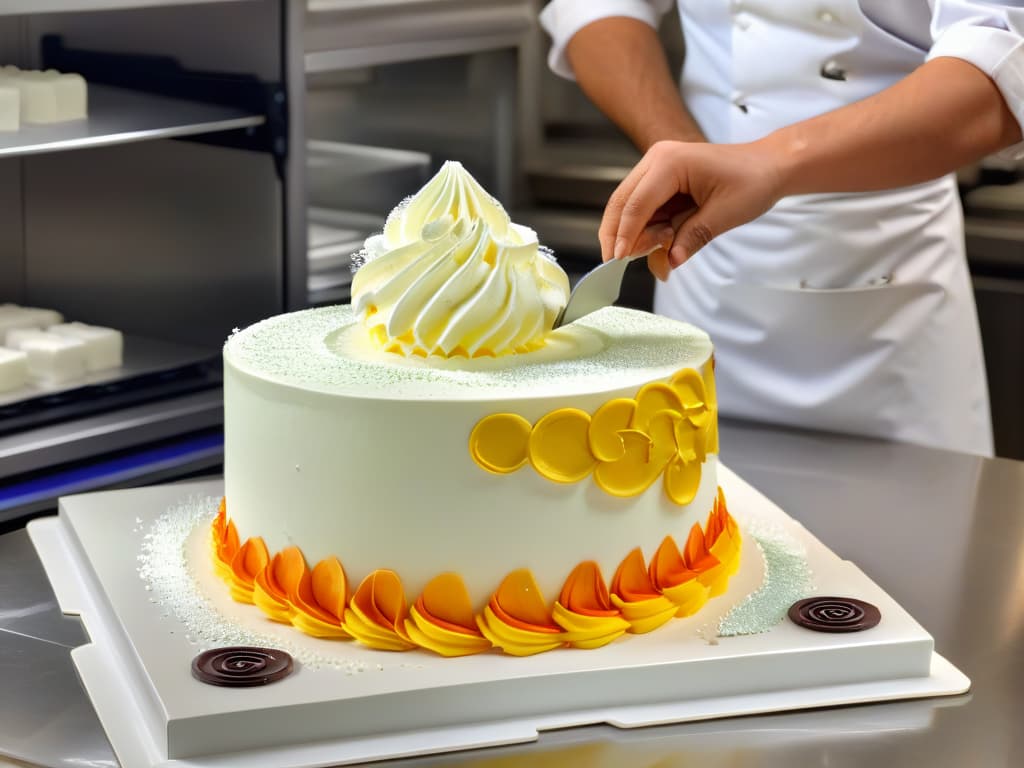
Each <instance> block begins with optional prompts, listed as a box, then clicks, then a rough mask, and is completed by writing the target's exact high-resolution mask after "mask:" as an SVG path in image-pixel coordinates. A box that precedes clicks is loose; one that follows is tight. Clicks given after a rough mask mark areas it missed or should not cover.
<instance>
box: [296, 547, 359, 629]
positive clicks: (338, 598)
mask: <svg viewBox="0 0 1024 768" xmlns="http://www.w3.org/2000/svg"><path fill="white" fill-rule="evenodd" d="M347 597H348V584H347V581H346V579H345V570H344V569H343V568H342V567H341V563H340V562H339V561H338V559H337V558H336V557H329V558H327V559H326V560H321V561H320V562H319V563H317V565H316V567H315V568H314V569H313V571H312V572H310V571H309V570H306V572H305V573H303V575H302V579H301V580H300V581H299V586H298V588H297V589H296V593H295V594H294V595H292V596H291V602H292V605H293V607H294V608H295V611H294V613H293V614H292V624H293V625H294V626H295V628H296V629H299V630H301V631H303V632H305V633H306V634H307V635H312V636H313V637H331V638H336V639H343V640H345V639H348V638H350V637H352V635H350V634H349V633H348V631H346V630H345V628H344V627H343V626H342V618H343V617H344V614H345V603H346V601H347Z"/></svg>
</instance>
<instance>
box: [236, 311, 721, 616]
mask: <svg viewBox="0 0 1024 768" xmlns="http://www.w3.org/2000/svg"><path fill="white" fill-rule="evenodd" d="M353 323H354V319H353V315H352V311H351V309H350V308H349V307H332V308H324V309H317V310H307V311H305V312H297V313H293V314H290V315H284V316H280V317H276V318H272V319H270V320H267V321H264V322H262V323H258V324H257V325H255V326H252V327H250V328H248V329H246V330H244V331H242V332H240V333H237V334H235V335H234V336H232V337H231V339H229V341H228V343H227V344H226V346H225V350H224V363H225V376H224V398H225V438H226V446H225V481H226V495H227V510H228V516H229V517H230V518H231V519H232V520H233V521H234V522H235V524H236V525H237V527H238V532H239V535H240V536H241V537H242V539H243V540H244V539H246V538H247V537H250V536H262V537H263V538H264V540H265V541H266V544H267V546H268V548H269V549H270V551H271V552H272V553H273V552H276V551H280V550H281V549H282V548H284V547H286V546H289V545H297V546H298V547H300V548H301V549H302V551H303V553H304V554H305V556H306V558H307V560H308V561H309V563H310V565H311V566H312V565H313V564H315V563H316V562H317V561H318V560H320V559H322V558H324V557H328V556H331V555H333V556H337V557H338V558H339V559H340V560H341V562H342V564H343V565H344V567H345V570H346V573H347V575H348V578H349V580H350V582H351V583H352V585H353V587H354V586H355V585H357V584H358V583H359V581H361V580H362V579H363V578H364V577H365V576H366V575H367V574H368V573H370V572H371V571H373V570H375V569H378V568H389V569H392V570H394V571H396V572H397V573H398V574H399V575H400V576H401V578H402V581H403V584H404V586H405V590H406V595H407V597H408V598H409V599H410V600H411V599H414V598H415V597H416V595H417V594H418V593H419V591H420V590H421V589H422V588H423V586H424V585H425V584H426V582H427V581H429V580H430V579H431V578H432V577H434V576H436V575H437V574H439V573H442V572H444V571H455V572H457V573H459V574H460V575H461V576H462V577H463V579H464V581H465V583H466V586H467V587H468V589H469V591H470V596H471V598H472V600H473V602H474V605H475V607H476V608H478V609H479V608H480V607H482V605H483V603H484V602H485V601H486V600H487V598H488V597H489V596H490V593H491V592H492V591H493V590H494V589H495V588H497V586H498V584H499V583H500V581H501V580H502V578H503V577H504V576H505V575H507V574H508V573H509V572H511V571H513V570H515V569H517V568H523V567H525V568H529V569H530V570H531V571H532V572H533V574H534V576H535V577H536V579H537V582H538V585H539V587H540V589H541V591H542V593H543V595H544V597H545V599H547V600H548V601H553V600H554V599H555V598H557V596H558V592H559V590H560V589H561V587H562V584H563V581H564V579H565V577H566V576H567V575H568V574H569V572H570V571H571V570H572V568H573V567H574V566H575V565H577V564H578V563H579V562H581V561H584V560H590V559H593V560H596V561H597V562H598V564H599V565H600V566H601V569H602V571H603V573H604V577H605V579H606V580H610V579H611V576H612V574H613V573H614V570H615V568H616V567H617V566H618V564H619V563H620V562H621V560H622V559H623V558H624V557H625V556H626V555H627V554H628V553H629V551H630V550H631V549H632V548H633V547H636V546H640V547H642V548H643V552H644V555H645V557H647V558H649V557H650V556H651V554H653V552H654V550H655V549H656V547H657V546H658V544H659V543H660V542H661V540H662V539H663V538H664V536H666V535H668V534H672V535H673V536H674V537H675V538H676V540H677V542H678V543H679V544H680V545H682V543H683V542H684V541H685V539H686V536H687V533H688V532H689V529H690V527H691V526H692V525H693V524H694V523H696V522H700V523H703V522H704V521H705V520H706V518H707V515H708V512H709V511H710V510H711V507H712V503H713V499H714V495H715V492H716V489H717V480H716V472H715V468H716V457H714V456H709V457H708V460H707V462H706V463H705V465H704V469H703V473H702V479H701V484H700V488H699V490H698V493H697V496H696V498H695V499H694V500H693V502H692V503H690V504H688V505H685V506H678V505H676V504H674V503H672V502H671V501H670V500H669V498H668V497H667V496H666V494H665V491H664V489H663V486H662V483H661V482H660V480H659V481H657V482H655V483H654V484H653V485H652V486H651V487H650V488H648V489H647V490H646V491H645V492H644V493H642V494H641V495H639V496H635V497H631V498H619V497H614V496H611V495H609V494H607V493H605V492H604V491H602V490H601V489H600V488H599V487H598V486H597V484H596V483H595V482H594V481H593V479H592V478H591V477H588V478H585V479H583V480H581V481H579V482H577V483H573V484H559V483H555V482H552V481H550V480H547V479H545V478H543V477H542V476H540V475H539V474H538V473H537V472H535V471H534V470H533V468H532V467H530V466H529V465H527V466H524V467H522V468H521V469H519V470H518V471H516V472H514V473H512V474H508V475H495V474H491V473H489V472H487V471H485V470H483V469H481V468H480V467H479V466H478V465H477V464H476V463H474V461H473V459H472V457H471V456H470V452H469V447H468V444H469V436H470V433H471V432H472V430H473V427H474V426H475V425H476V424H477V422H479V421H480V420H481V419H482V418H484V417H486V416H488V415H491V414H494V413H500V412H508V413H516V414H519V415H521V416H523V417H524V418H526V419H527V420H529V421H530V422H531V423H533V422H536V421H537V420H538V419H539V418H540V417H541V416H543V415H544V414H546V413H548V412H550V411H553V410H555V409H557V408H564V407H571V408H579V409H582V410H584V411H587V412H588V413H591V414H592V413H593V412H594V411H596V410H597V408H598V407H600V406H601V405H602V404H603V403H605V402H607V401H608V400H610V399H612V398H615V397H633V396H635V395H636V393H637V391H638V390H639V388H640V387H641V386H643V385H644V384H645V383H648V382H651V381H665V380H667V379H668V378H669V377H670V376H671V375H672V374H674V373H675V372H676V371H678V370H680V369H682V368H694V369H697V370H702V369H703V367H704V366H705V365H707V364H709V361H710V356H711V343H710V341H709V340H708V338H707V336H706V335H705V334H704V333H703V332H701V331H699V330H697V329H695V328H693V327H691V326H687V325H685V324H682V323H678V322H675V321H672V320H668V319H665V318H661V317H657V316H654V315H650V314H647V313H642V312H635V311H631V310H622V309H607V310H603V311H602V312H599V313H596V314H594V315H592V316H589V317H587V318H585V319H584V320H581V321H579V322H578V323H576V324H573V326H570V327H569V329H568V330H567V332H566V334H564V335H565V339H564V340H563V343H562V344H561V345H559V344H549V345H548V346H547V347H545V348H544V349H542V350H540V351H538V352H534V353H529V354H525V355H513V356H509V357H508V358H507V359H506V360H504V361H503V360H501V359H497V360H461V361H459V360H448V361H445V362H441V361H439V360H431V359H427V360H419V359H417V360H413V359H405V358H401V357H399V356H397V355H391V356H388V355H387V354H386V353H378V354H377V355H376V356H374V354H372V353H371V352H372V351H368V352H366V354H365V355H364V354H363V353H362V352H360V351H359V350H358V349H357V348H355V347H352V346H348V347H346V346H345V345H344V344H340V343H339V339H340V338H343V337H344V336H345V329H346V328H347V327H349V326H351V325H352V324H353ZM339 350H340V352H339Z"/></svg>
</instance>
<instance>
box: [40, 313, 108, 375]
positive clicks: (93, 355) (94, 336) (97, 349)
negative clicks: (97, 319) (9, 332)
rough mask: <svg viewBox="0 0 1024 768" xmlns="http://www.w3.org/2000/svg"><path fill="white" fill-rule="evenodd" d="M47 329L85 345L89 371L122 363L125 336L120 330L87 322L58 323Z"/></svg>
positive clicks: (102, 369)
mask: <svg viewBox="0 0 1024 768" xmlns="http://www.w3.org/2000/svg"><path fill="white" fill-rule="evenodd" d="M47 330H49V332H50V333H55V334H57V335H58V336H63V337H65V338H68V339H76V340H78V341H80V342H82V343H83V344H84V345H85V364H86V369H87V370H89V371H105V370H109V369H111V368H117V367H119V366H120V365H121V363H122V357H123V350H124V337H123V336H122V334H121V332H120V331H117V330H114V329H113V328H105V327H103V326H99V325H87V324H86V323H79V322H72V323H58V324H56V325H51V326H50V327H49V328H48V329H47Z"/></svg>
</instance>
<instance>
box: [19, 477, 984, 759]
mask: <svg viewBox="0 0 1024 768" xmlns="http://www.w3.org/2000/svg"><path fill="white" fill-rule="evenodd" d="M719 481H720V483H721V484H722V486H723V488H724V489H725V492H726V496H727V498H728V501H729V508H730V511H731V512H732V514H733V515H734V516H735V517H736V518H737V519H738V520H739V521H740V522H741V523H744V522H745V521H750V520H753V519H756V518H760V519H761V520H767V521H770V522H771V523H772V524H776V525H778V526H780V527H782V528H783V529H784V530H785V531H786V532H787V533H788V534H789V535H791V536H792V537H793V538H794V539H796V540H798V541H799V542H801V543H802V544H803V545H804V546H805V547H806V551H807V560H808V563H809V565H810V567H811V569H812V572H813V574H814V585H815V588H816V592H817V593H820V594H836V595H843V596H848V597H857V598H860V599H864V600H867V601H868V602H871V603H874V604H875V605H877V606H878V607H879V609H880V610H881V613H882V622H881V623H880V624H879V625H878V626H877V627H875V628H873V629H871V630H868V631H865V632H859V633H851V634H827V633H818V632H811V631H808V630H806V629H803V628H801V627H797V626H796V625H794V624H792V623H790V622H789V621H785V620H784V621H783V622H782V623H780V624H778V625H777V626H775V627H774V628H773V629H772V630H770V631H768V632H765V633H762V634H759V635H752V636H744V637H730V638H720V639H718V641H717V642H716V643H714V644H712V643H709V642H707V641H705V640H703V639H702V638H701V636H700V635H699V634H698V632H699V630H700V629H701V628H702V627H704V628H706V625H707V624H708V621H709V618H711V617H715V616H720V615H722V614H723V613H724V612H725V610H726V609H727V608H728V607H729V606H730V605H732V604H733V603H735V602H736V601H737V600H739V599H741V598H742V596H743V595H744V594H745V593H746V592H749V590H750V587H749V583H748V584H747V585H746V586H744V585H743V583H742V582H743V581H744V579H743V578H742V577H743V574H744V570H743V568H746V569H748V571H749V569H750V568H754V569H757V568H761V567H762V564H761V562H760V560H759V556H758V553H757V548H756V546H754V543H753V542H752V541H751V540H750V538H749V537H747V539H746V540H745V545H744V562H745V564H744V567H743V568H741V571H740V573H739V574H737V576H736V577H734V579H733V582H734V584H731V585H730V590H729V592H728V593H726V594H725V595H723V596H721V597H719V598H716V599H715V600H713V601H711V602H710V603H708V606H706V608H705V609H704V610H703V611H702V612H701V613H699V614H698V615H697V616H695V617H691V618H689V619H677V620H673V621H671V622H670V623H669V624H668V625H665V626H664V627H662V628H660V629H658V630H656V631H654V632H652V633H650V634H647V635H637V636H630V635H627V636H624V637H623V638H620V639H619V640H617V641H616V642H614V643H612V644H611V645H608V646H606V647H604V648H601V649H596V650H592V651H580V650H576V649H565V650H556V651H551V652H548V653H543V654H540V655H538V656H533V657H529V658H513V657H508V656H503V655H498V654H494V653H488V654H481V655H477V656H470V657H464V658H459V659H444V658H441V657H438V656H435V655H433V654H430V653H428V652H426V651H411V652H408V653H404V654H395V653H388V652H384V651H373V650H370V649H366V648H362V647H359V646H357V645H356V644H354V643H351V642H345V643H331V642H329V641H314V640H307V641H306V642H315V643H321V644H322V647H325V648H331V649H332V652H334V653H337V654H341V655H342V656H343V657H345V658H349V659H352V660H353V661H357V662H358V663H359V664H361V665H363V667H364V668H365V670H366V671H362V672H359V673H357V674H351V672H349V673H346V672H345V671H343V670H341V669H338V668H333V667H312V666H301V665H300V666H299V668H298V669H297V671H296V672H295V673H293V674H292V675H290V676H289V677H287V678H286V679H284V680H282V681H280V682H277V683H274V684H272V685H268V686H264V687H259V688H242V689H227V688H215V687H211V686H207V685H203V684H202V683H199V682H198V681H196V680H194V679H193V678H192V677H191V674H190V663H191V660H192V658H193V657H194V656H195V655H196V654H197V653H199V651H200V650H202V648H201V647H199V646H197V645H195V644H194V643H193V642H192V641H191V640H190V639H189V638H188V637H187V636H186V630H185V628H184V627H183V625H182V624H181V623H179V622H178V621H177V620H175V619H174V618H169V617H167V616H166V615H165V614H166V609H165V608H164V607H162V606H160V605H159V604H158V603H155V602H154V601H153V600H152V599H151V593H150V592H149V591H147V589H146V585H145V583H144V582H143V580H142V579H141V578H140V577H139V575H138V573H137V567H138V561H137V558H138V554H139V547H140V540H141V534H140V533H139V531H140V530H146V529H148V528H149V526H150V525H151V524H152V522H153V521H155V520H156V519H157V518H158V517H159V516H160V515H161V514H162V513H163V512H164V511H165V510H167V509H169V508H171V507H173V506H175V505H176V504H179V503H180V502H181V500H182V499H183V498H186V497H188V496H195V495H203V496H219V495H220V494H221V493H222V484H221V483H220V482H219V481H206V482H199V483H189V484H180V485H168V486H155V487H152V488H142V489H133V490H127V491H112V492H106V493H95V494H86V495H83V496H73V497H69V498H65V499H62V500H61V505H60V514H59V515H58V516H57V517H53V518H45V519H40V520H35V521H33V522H32V523H30V525H29V535H30V537H31V539H32V541H33V543H34V544H35V546H36V549H37V551H38V552H39V555H40V558H41V560H42V562H43V565H44V567H45V569H46V572H47V574H48V576H49V578H50V581H51V583H52V585H53V587H54V591H55V593H56V596H57V600H58V602H59V603H60V606H61V608H62V610H63V611H64V612H65V613H72V614H78V615H80V616H81V618H82V621H83V623H84V624H85V627H86V629H87V630H88V632H89V635H90V637H91V639H92V642H91V643H90V644H88V645H84V646H81V647H79V648H76V649H75V650H73V651H72V659H73V661H74V663H75V666H76V667H77V669H78V672H79V675H80V676H81V679H82V681H83V683H84V685H85V688H86V690H87V692H88V694H89V696H90V698H91V700H92V702H93V705H94V706H95V708H96V711H97V714H98V715H99V718H100V721H101V722H102V724H103V727H104V729H105V730H106V733H107V736H108V737H109V739H110V742H111V745H112V746H113V748H114V751H115V752H116V753H117V756H118V758H119V760H120V761H121V763H122V764H123V765H125V766H133V768H135V767H136V766H138V767H139V768H142V767H152V768H155V767H156V766H176V767H181V766H190V767H194V768H200V767H209V768H236V767H237V768H241V767H242V766H246V767H247V768H263V767H264V766H267V767H268V768H269V766H277V767H279V768H312V767H313V766H326V765H340V764H347V763H357V762H365V761H371V760H383V759H391V758H398V757H408V756H414V755H422V754H428V753H436V752H445V751H453V750H460V749H469V748H474V747H484V746H494V745H500V744H512V743H519V742H527V741H533V740H535V739H536V738H537V737H538V733H539V732H541V731H544V730H550V729H559V728H566V727H571V726H576V725H585V724H591V723H609V724H611V725H613V726H617V727H620V728H634V727H640V726H648V725H656V724H664V723H675V722H684V721H691V720H705V719H710V718H719V717H730V716H736V715H747V714H754V713H764V712H774V711H782V710H794V709H804V708H810V707H825V706H836V705H843V704H856V703H865V702H877V701H888V700H893V699H907V698H921V697H929V696H942V695H954V694H959V693H963V692H965V691H967V690H968V688H969V687H970V681H969V680H968V679H967V678H966V677H965V676H964V675H963V674H962V673H961V672H959V671H958V670H957V669H956V668H955V667H953V666H952V665H951V664H950V663H949V662H947V661H946V660H945V659H943V658H942V657H941V656H939V655H937V654H935V653H933V652H932V639H931V637H930V635H928V633H927V632H925V630H924V629H923V628H921V627H920V625H918V624H917V623H916V622H915V621H914V620H913V619H912V618H911V617H910V616H909V615H908V614H907V613H906V612H905V611H904V610H903V609H902V608H901V607H900V606H899V605H898V604H896V603H895V602H894V601H893V600H892V598H890V597H889V596H888V595H887V594H885V592H883V591H882V590H881V589H880V588H879V587H878V586H877V585H875V584H874V583H873V582H871V581H870V579H868V578H867V577H866V576H865V575H864V574H863V573H862V572H861V571H860V570H858V569H857V568H856V567H855V566H853V565H852V564H851V563H848V562H845V561H842V560H840V559H839V558H838V557H837V556H836V555H835V554H833V553H832V552H831V551H829V550H828V549H827V548H826V547H825V546H824V545H822V544H821V543H820V542H819V541H818V540H817V539H815V538H814V537H813V536H811V534H810V533H809V532H808V531H806V529H804V528H803V527H802V526H800V525H799V524H798V523H796V522H795V521H793V520H792V519H791V518H789V517H788V516H787V515H785V513H783V512H782V511H781V510H780V509H779V508H778V507H776V506H775V505H774V504H772V503H771V502H770V501H768V500H767V499H766V498H764V497H763V496H762V495H761V494H759V493H758V492H757V491H756V490H754V489H753V488H752V487H750V486H749V485H748V484H747V483H745V482H744V481H743V480H742V479H740V478H739V477H737V476H736V475H735V474H733V473H732V472H730V471H729V470H728V469H727V468H725V467H721V466H720V468H719ZM211 512H212V510H211ZM747 580H748V582H749V572H748V579H747ZM741 590H742V591H741ZM207 594H210V593H207ZM219 594H220V598H219V600H220V601H221V602H219V603H218V605H217V607H218V609H223V611H224V612H225V614H226V615H237V616H242V617H244V620H245V621H263V619H261V618H258V617H257V616H256V614H258V611H257V609H256V608H254V607H253V606H245V605H238V604H235V603H232V602H231V601H230V599H229V598H228V597H227V589H226V588H224V589H223V590H221V591H220V593H219ZM212 597H216V596H212ZM716 601H718V602H717V603H716ZM716 606H717V607H716ZM716 611H717V613H716ZM239 612H241V613H239ZM254 612H255V613H254ZM265 624H266V626H267V627H268V631H270V629H271V628H273V630H274V631H283V632H288V633H294V632H295V631H294V630H292V629H290V628H287V627H281V626H280V625H274V624H272V623H271V622H269V621H267V622H265ZM712 626H714V624H712Z"/></svg>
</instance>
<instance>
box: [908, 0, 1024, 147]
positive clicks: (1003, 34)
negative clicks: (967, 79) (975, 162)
mask: <svg viewBox="0 0 1024 768" xmlns="http://www.w3.org/2000/svg"><path fill="white" fill-rule="evenodd" d="M1022 6H1024V3H1022V2H1019V1H1018V2H1015V3H1013V4H1012V5H1011V4H1007V3H990V2H979V1H978V0H932V28H931V33H932V40H933V45H932V47H931V50H930V51H929V52H928V59H934V58H938V57H939V56H952V57H954V58H958V59H963V60H964V61H968V62H970V63H971V64H973V65H974V66H976V67H977V68H978V69H980V70H981V71H982V72H984V73H985V74H986V75H988V76H989V77H990V78H992V81H993V82H994V83H995V84H996V87H997V88H998V89H999V91H1000V93H1002V95H1003V99H1004V100H1005V101H1006V105H1007V106H1008V107H1009V108H1010V111H1011V112H1012V113H1013V116H1014V117H1015V118H1016V119H1017V122H1018V123H1020V124H1021V130H1022V131H1024V7H1022ZM999 154H1000V155H1001V156H1003V157H1007V158H1012V159H1019V158H1024V142H1022V143H1020V144H1015V145H1014V146H1012V147H1009V148H1008V149H1005V150H1003V152H1001V153H999Z"/></svg>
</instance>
